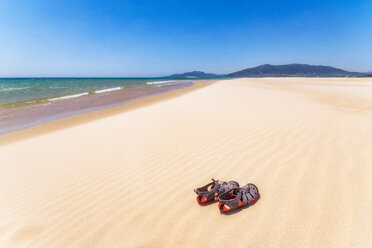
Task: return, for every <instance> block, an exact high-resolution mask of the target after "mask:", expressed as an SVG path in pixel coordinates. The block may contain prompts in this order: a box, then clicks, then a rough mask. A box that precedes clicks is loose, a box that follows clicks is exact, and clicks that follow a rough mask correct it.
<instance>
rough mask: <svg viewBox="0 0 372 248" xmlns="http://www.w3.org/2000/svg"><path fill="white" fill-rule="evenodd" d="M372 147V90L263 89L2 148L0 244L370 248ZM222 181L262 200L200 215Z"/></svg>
mask: <svg viewBox="0 0 372 248" xmlns="http://www.w3.org/2000/svg"><path fill="white" fill-rule="evenodd" d="M107 111H108V110H107ZM60 122H63V120H61V121H60ZM29 132H32V129H30V130H29ZM4 137H5V136H3V138H4ZM371 137H372V80H371V79H303V78H291V79H288V78H281V79H278V78H266V79H236V80H226V81H221V82H218V83H216V84H213V85H211V86H209V87H205V88H201V89H198V90H195V91H192V92H190V93H188V94H185V95H182V96H179V97H177V98H172V99H169V100H166V101H162V102H157V103H154V104H152V105H148V106H145V107H142V108H138V109H135V110H133V111H130V112H126V113H122V114H117V115H113V116H109V117H106V118H103V119H98V120H94V121H92V122H85V123H82V124H80V125H75V126H69V127H68V128H65V129H58V130H57V131H55V132H48V133H45V134H43V135H38V136H34V137H31V138H28V139H25V140H20V141H17V142H13V143H10V144H5V145H2V146H0V172H1V173H0V204H1V207H0V247H4V248H5V247H35V248H36V247H37V248H41V247H48V248H49V247H71V248H72V247H371V246H372V197H371V196H372V180H371V178H372V139H371ZM0 139H2V137H1V136H0ZM212 177H213V178H219V179H222V180H230V179H234V180H237V181H238V182H240V183H241V184H242V185H244V184H246V183H248V182H251V183H254V184H256V185H257V186H258V188H259V190H260V194H261V199H260V200H259V201H258V202H257V203H256V204H255V205H254V206H251V207H249V208H247V209H244V210H242V211H240V212H238V213H236V214H234V215H228V216H226V215H221V214H220V213H219V211H218V209H217V204H212V205H209V206H206V207H200V206H199V205H198V204H197V203H196V201H195V195H194V193H193V191H192V190H193V189H194V188H195V187H197V186H201V185H203V184H205V183H207V182H208V181H209V180H210V178H212Z"/></svg>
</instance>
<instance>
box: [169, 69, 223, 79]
mask: <svg viewBox="0 0 372 248" xmlns="http://www.w3.org/2000/svg"><path fill="white" fill-rule="evenodd" d="M221 76H223V75H218V74H214V73H205V72H202V71H191V72H185V73H182V74H173V75H170V76H166V77H165V78H217V77H221Z"/></svg>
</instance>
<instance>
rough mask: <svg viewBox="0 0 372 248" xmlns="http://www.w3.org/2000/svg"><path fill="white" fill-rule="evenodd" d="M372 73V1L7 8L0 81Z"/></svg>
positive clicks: (13, 1) (1, 10)
mask: <svg viewBox="0 0 372 248" xmlns="http://www.w3.org/2000/svg"><path fill="white" fill-rule="evenodd" d="M265 63H269V64H286V63H307V64H322V65H331V66H335V67H339V68H342V69H347V70H355V71H372V1H371V0H352V1H351V0H337V1H333V0H321V1H318V0H311V1H310V0H308V1H300V0H298V1H295V0H293V1H279V0H278V1H265V0H255V1H249V0H242V1H238V0H224V1H222V0H153V1H147V0H132V1H110V0H108V1H102V0H99V1H96V0H89V1H88V0H86V1H85V0H84V1H79V0H75V1H69V0H61V1H58V0H33V1H27V0H23V1H22V0H1V1H0V77H4V76H162V75H167V74H170V73H176V72H185V71H191V70H203V71H206V72H215V73H227V72H233V71H236V70H240V69H243V68H246V67H252V66H257V65H260V64H265Z"/></svg>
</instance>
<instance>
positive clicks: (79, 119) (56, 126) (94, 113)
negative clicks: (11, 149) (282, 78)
mask: <svg viewBox="0 0 372 248" xmlns="http://www.w3.org/2000/svg"><path fill="white" fill-rule="evenodd" d="M215 82H216V80H205V81H204V80H203V81H202V80H198V81H193V82H192V85H191V86H190V85H188V86H184V85H183V86H182V87H175V88H171V89H166V90H165V91H161V92H155V93H153V94H149V95H144V96H139V97H135V98H132V99H129V100H124V101H121V102H119V103H114V104H108V105H103V106H99V107H96V108H92V109H90V110H87V111H84V110H82V111H83V112H77V113H73V114H71V115H67V116H62V117H60V118H57V119H52V120H49V121H45V122H42V123H39V124H35V125H32V126H29V127H25V128H21V129H18V130H14V131H10V132H6V133H3V134H0V146H3V145H7V144H10V143H13V142H17V141H20V140H23V139H28V138H31V137H34V136H39V135H43V134H47V133H50V132H54V131H57V130H61V129H64V128H68V127H72V126H75V125H80V124H83V123H88V122H91V121H94V120H98V119H102V118H105V117H109V116H112V115H117V114H121V113H125V112H128V111H131V110H134V109H137V108H141V107H145V106H148V105H151V104H154V103H157V102H161V101H164V100H168V99H171V98H174V97H178V96H180V95H183V94H186V93H188V92H191V91H194V90H197V89H200V88H203V87H207V86H209V85H212V84H213V83H215ZM125 90H128V89H125ZM114 92H115V93H117V91H114ZM108 93H112V92H108ZM100 95H103V94H100ZM86 97H92V96H86ZM76 99H77V98H76ZM76 99H68V100H66V101H71V100H76ZM33 105H35V106H36V105H39V104H38V103H36V104H31V105H27V106H21V107H18V108H22V107H26V108H27V107H30V106H31V107H32V106H33ZM15 108H17V107H15ZM6 110H9V109H6ZM10 110H11V109H10ZM0 117H1V115H0Z"/></svg>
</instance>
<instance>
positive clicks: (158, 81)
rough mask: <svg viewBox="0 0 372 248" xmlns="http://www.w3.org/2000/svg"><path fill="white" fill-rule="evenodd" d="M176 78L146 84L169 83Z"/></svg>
mask: <svg viewBox="0 0 372 248" xmlns="http://www.w3.org/2000/svg"><path fill="white" fill-rule="evenodd" d="M173 82H175V81H174V80H168V81H155V82H147V83H146V84H167V83H173Z"/></svg>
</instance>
